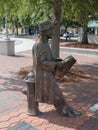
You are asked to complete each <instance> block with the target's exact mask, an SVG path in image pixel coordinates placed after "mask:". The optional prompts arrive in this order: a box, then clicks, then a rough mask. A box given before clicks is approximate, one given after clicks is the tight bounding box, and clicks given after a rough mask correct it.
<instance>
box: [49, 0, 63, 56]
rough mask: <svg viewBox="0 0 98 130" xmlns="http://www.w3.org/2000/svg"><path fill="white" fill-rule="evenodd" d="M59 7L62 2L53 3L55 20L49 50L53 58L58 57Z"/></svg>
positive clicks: (58, 0)
mask: <svg viewBox="0 0 98 130" xmlns="http://www.w3.org/2000/svg"><path fill="white" fill-rule="evenodd" d="M61 7H62V0H56V1H55V2H54V3H53V11H54V18H55V19H54V31H53V35H52V43H51V50H52V53H53V56H54V57H55V58H57V57H59V41H60V20H61Z"/></svg>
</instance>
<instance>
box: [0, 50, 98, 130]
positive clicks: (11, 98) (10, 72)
mask: <svg viewBox="0 0 98 130" xmlns="http://www.w3.org/2000/svg"><path fill="white" fill-rule="evenodd" d="M68 55H69V54H68V53H65V52H61V53H60V56H61V58H65V57H67V56H68ZM72 55H73V56H74V57H75V58H76V59H77V67H78V68H80V69H81V70H83V71H85V72H87V73H88V74H90V75H91V77H90V78H88V79H84V80H82V81H80V82H64V83H59V85H60V88H61V89H62V92H63V94H64V96H65V98H66V99H67V101H68V102H69V104H70V105H71V106H72V107H74V108H76V109H77V110H80V111H82V112H83V115H82V116H80V117H77V118H69V117H62V116H61V115H59V114H58V113H57V112H56V111H55V108H54V106H53V105H48V104H43V103H40V104H39V108H40V110H41V111H42V112H43V114H42V115H39V116H28V115H26V110H27V98H26V96H25V95H23V94H22V93H21V92H20V90H22V89H23V88H24V87H26V84H25V83H24V81H23V80H21V79H18V77H17V72H18V71H19V69H20V68H21V67H25V66H29V65H32V53H31V50H29V51H23V52H18V53H16V55H15V56H4V55H0V61H1V62H0V130H7V129H8V128H10V127H12V126H14V125H16V124H19V123H21V122H23V121H25V122H27V123H29V124H31V125H32V126H34V127H36V128H37V129H38V130H92V129H93V130H98V110H96V111H94V112H92V111H89V108H90V107H91V106H93V105H94V104H96V103H98V57H96V56H85V55H79V54H72ZM20 130H21V129H20ZM28 130H29V129H28Z"/></svg>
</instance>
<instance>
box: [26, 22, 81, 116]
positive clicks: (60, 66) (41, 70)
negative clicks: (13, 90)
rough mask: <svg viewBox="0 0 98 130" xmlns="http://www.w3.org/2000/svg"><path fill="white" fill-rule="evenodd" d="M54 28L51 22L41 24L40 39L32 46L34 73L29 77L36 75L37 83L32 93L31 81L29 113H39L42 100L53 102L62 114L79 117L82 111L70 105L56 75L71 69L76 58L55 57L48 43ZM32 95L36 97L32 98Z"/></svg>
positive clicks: (61, 74) (28, 94)
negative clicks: (57, 81) (63, 58)
mask: <svg viewBox="0 0 98 130" xmlns="http://www.w3.org/2000/svg"><path fill="white" fill-rule="evenodd" d="M52 30H53V26H52V24H51V23H50V22H44V23H43V24H41V25H40V36H39V40H38V41H37V42H35V44H34V45H33V48H32V55H33V73H32V74H29V78H30V79H31V76H32V77H34V79H35V84H34V83H33V85H32V87H33V88H32V89H33V92H32V93H31V88H30V86H31V83H30V85H29V86H28V88H29V89H28V93H27V97H28V102H29V103H28V106H29V108H28V111H29V112H28V114H29V115H38V114H39V109H38V103H39V102H42V103H49V104H53V105H54V107H55V109H56V110H57V112H59V113H60V114H61V115H64V116H69V117H77V116H80V115H81V112H79V111H77V110H74V109H73V108H72V107H70V106H69V104H68V103H67V101H66V100H65V99H64V97H63V95H62V92H61V90H60V88H59V86H58V85H57V83H56V80H55V75H58V76H63V75H64V73H66V72H68V71H69V69H70V68H71V67H72V65H73V64H74V63H75V62H76V60H75V59H74V57H72V56H69V57H67V58H65V60H62V59H59V58H58V59H55V58H54V57H53V55H52V53H51V48H50V46H49V44H48V39H49V38H50V36H51V35H52ZM30 82H31V81H30ZM27 84H29V83H27ZM30 95H31V96H30ZM30 97H33V98H34V99H33V100H32V99H31V98H30ZM31 100H32V101H31ZM32 104H33V105H32ZM32 107H33V108H32Z"/></svg>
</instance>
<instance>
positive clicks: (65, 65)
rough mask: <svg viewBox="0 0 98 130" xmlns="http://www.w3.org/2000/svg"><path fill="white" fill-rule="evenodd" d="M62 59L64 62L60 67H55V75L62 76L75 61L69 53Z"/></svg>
mask: <svg viewBox="0 0 98 130" xmlns="http://www.w3.org/2000/svg"><path fill="white" fill-rule="evenodd" d="M64 61H65V62H64V63H63V65H62V68H57V70H56V76H59V77H63V76H64V75H65V74H66V73H67V72H68V71H69V70H70V69H71V67H72V66H73V65H74V64H75V63H76V59H75V58H74V57H73V56H71V55H70V56H68V57H66V58H65V59H64Z"/></svg>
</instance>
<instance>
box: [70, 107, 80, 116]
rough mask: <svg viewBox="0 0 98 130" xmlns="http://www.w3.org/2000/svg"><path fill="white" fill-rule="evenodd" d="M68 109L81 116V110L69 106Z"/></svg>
mask: <svg viewBox="0 0 98 130" xmlns="http://www.w3.org/2000/svg"><path fill="white" fill-rule="evenodd" d="M69 109H70V111H71V112H72V113H73V114H74V115H76V116H81V115H82V112H80V111H77V110H75V109H73V108H71V107H70V108H69Z"/></svg>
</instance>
